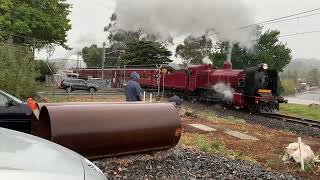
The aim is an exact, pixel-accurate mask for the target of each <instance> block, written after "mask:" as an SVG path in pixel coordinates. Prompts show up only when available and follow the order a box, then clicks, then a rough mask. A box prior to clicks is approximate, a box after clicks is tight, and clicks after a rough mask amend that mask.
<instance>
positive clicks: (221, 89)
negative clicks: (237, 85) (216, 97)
mask: <svg viewBox="0 0 320 180" xmlns="http://www.w3.org/2000/svg"><path fill="white" fill-rule="evenodd" d="M213 89H214V90H215V91H216V92H217V93H218V94H221V95H223V98H224V101H226V102H232V101H233V93H234V90H233V89H232V88H231V87H230V86H229V85H226V84H224V83H218V84H216V85H214V86H213Z"/></svg>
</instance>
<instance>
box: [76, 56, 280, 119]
mask: <svg viewBox="0 0 320 180" xmlns="http://www.w3.org/2000/svg"><path fill="white" fill-rule="evenodd" d="M133 71H136V72H137V73H139V74H140V78H141V79H140V81H139V82H140V85H141V86H142V87H145V88H155V89H159V90H160V88H161V89H162V88H164V89H166V90H171V91H174V93H175V94H177V95H179V96H182V97H186V98H192V99H194V100H198V101H215V102H217V101H220V102H223V103H226V104H230V105H233V106H236V107H239V108H246V109H248V110H249V111H250V112H260V113H271V114H276V113H278V112H279V103H284V102H285V99H284V98H283V97H281V96H279V92H278V81H279V77H278V73H277V71H275V70H270V69H269V68H268V65H267V64H260V65H259V66H257V67H251V68H247V69H244V70H239V69H232V64H231V62H228V61H226V62H225V63H224V65H223V69H217V68H215V67H213V66H212V65H190V66H189V67H188V68H186V69H177V68H173V67H172V66H170V65H163V66H161V67H160V68H152V69H148V68H129V69H128V68H125V69H120V68H115V69H106V70H104V71H103V73H104V78H105V79H108V80H109V81H110V82H111V83H112V85H113V87H119V86H121V84H123V83H125V82H126V81H127V80H129V76H130V73H131V72H133ZM79 75H80V77H82V78H88V77H92V78H100V77H101V76H102V70H101V69H81V70H79Z"/></svg>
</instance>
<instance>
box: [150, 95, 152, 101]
mask: <svg viewBox="0 0 320 180" xmlns="http://www.w3.org/2000/svg"><path fill="white" fill-rule="evenodd" d="M150 103H152V93H150Z"/></svg>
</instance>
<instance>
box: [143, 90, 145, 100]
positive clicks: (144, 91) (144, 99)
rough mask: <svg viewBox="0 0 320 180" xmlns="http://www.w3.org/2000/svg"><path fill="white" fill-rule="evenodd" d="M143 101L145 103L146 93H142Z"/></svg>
mask: <svg viewBox="0 0 320 180" xmlns="http://www.w3.org/2000/svg"><path fill="white" fill-rule="evenodd" d="M143 101H146V91H143Z"/></svg>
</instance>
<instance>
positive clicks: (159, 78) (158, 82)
mask: <svg viewBox="0 0 320 180" xmlns="http://www.w3.org/2000/svg"><path fill="white" fill-rule="evenodd" d="M157 68H158V71H159V74H158V78H157V84H158V97H160V80H161V70H160V68H159V67H158V66H157Z"/></svg>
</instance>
